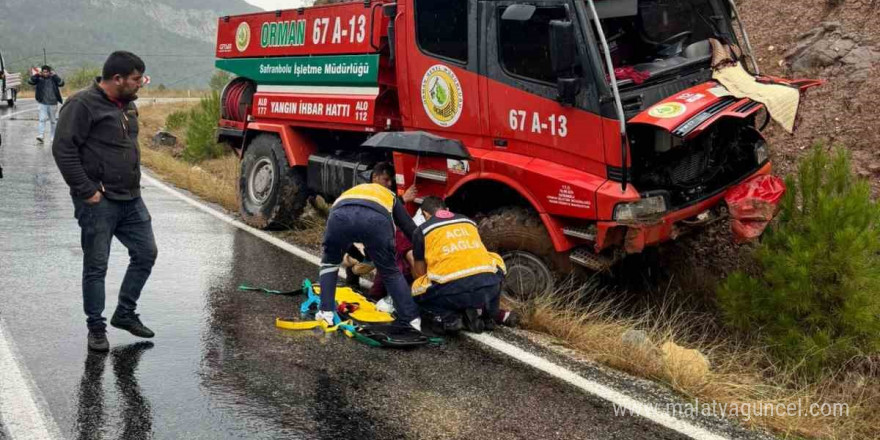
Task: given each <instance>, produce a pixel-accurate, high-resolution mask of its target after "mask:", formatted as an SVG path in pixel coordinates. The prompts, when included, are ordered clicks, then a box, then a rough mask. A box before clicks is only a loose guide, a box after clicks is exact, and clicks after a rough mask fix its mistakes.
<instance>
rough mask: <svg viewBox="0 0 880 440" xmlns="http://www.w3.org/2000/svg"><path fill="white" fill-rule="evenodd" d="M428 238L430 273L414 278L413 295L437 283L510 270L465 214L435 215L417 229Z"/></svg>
mask: <svg viewBox="0 0 880 440" xmlns="http://www.w3.org/2000/svg"><path fill="white" fill-rule="evenodd" d="M418 230H419V231H421V233H422V234H423V235H424V237H425V262H426V263H427V266H428V270H427V274H425V275H424V276H422V277H419V279H417V280H415V282H414V283H413V287H412V293H413V296H418V295H421V294H424V293H425V292H427V291H428V288H430V287H431V286H432V285H434V284H446V283H449V282H452V281H455V280H460V279H462V278H466V277H469V276H471V275H477V274H483V273H496V272H498V270H499V269H500V270H501V271H502V272H505V273H506V271H507V268H506V267H505V266H504V260H502V259H501V257H500V256H499V255H498V254H496V253H494V252H489V251H488V250H487V249H486V246H484V245H483V241H482V240H481V239H480V233H479V231H478V230H477V225H476V223H474V222H473V220H471V219H469V218H467V217H465V216H462V215H458V214H456V215H454V216H453V217H452V218H447V219H441V218H438V217H433V218H431V219H430V220H428V221H427V222H425V223H423V224H422V225H421V226H419V228H418Z"/></svg>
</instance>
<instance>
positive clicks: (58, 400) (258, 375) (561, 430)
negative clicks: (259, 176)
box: [0, 102, 681, 439]
mask: <svg viewBox="0 0 880 440" xmlns="http://www.w3.org/2000/svg"><path fill="white" fill-rule="evenodd" d="M28 106H32V104H29V103H24V102H22V103H21V104H20V106H19V107H18V108H16V109H15V111H21V110H24V109H27V108H28ZM6 114H9V110H7V109H5V108H4V107H3V106H0V117H2V116H3V115H6ZM35 115H36V114H35V113H30V114H27V115H21V116H19V117H16V118H15V119H5V120H0V133H2V136H3V146H2V147H0V163H2V164H3V166H4V172H5V178H4V179H2V180H0V316H2V318H3V320H4V325H5V332H6V334H7V335H11V337H12V342H13V343H14V345H15V346H16V347H17V350H18V352H19V354H20V355H21V359H22V361H23V367H24V368H25V369H26V370H27V371H28V372H29V374H30V376H31V377H32V378H33V382H34V384H35V385H36V388H37V390H36V392H37V394H38V396H39V398H40V399H42V400H43V401H44V403H45V405H46V407H47V408H48V409H49V413H50V415H51V418H52V419H53V420H54V422H55V424H57V426H58V428H59V430H60V432H61V434H62V435H63V436H64V437H65V438H83V439H99V438H123V439H139V438H163V439H164V438H188V439H196V438H205V439H220V438H293V439H296V438H303V439H316V438H339V436H346V437H348V436H353V437H355V438H363V439H373V438H376V439H422V438H456V439H458V438H461V439H471V438H481V439H494V438H499V439H513V438H532V439H546V438H566V439H609V438H616V439H642V438H644V439H658V438H664V439H666V438H668V439H672V438H681V436H680V435H679V434H677V433H675V432H673V431H669V430H667V429H665V428H662V427H659V426H657V425H655V424H653V423H651V422H648V421H645V420H642V419H639V418H633V417H626V418H620V417H615V416H614V414H613V411H612V408H611V405H610V404H608V403H607V402H605V401H602V400H600V399H598V398H595V397H592V396H590V395H587V394H585V393H583V392H582V391H579V390H576V389H574V388H572V387H570V386H568V385H566V384H564V383H562V382H559V381H557V380H554V379H552V378H550V377H549V376H546V375H544V374H543V373H540V372H538V371H536V370H533V369H531V368H530V367H527V366H524V365H522V364H519V363H517V362H516V361H514V360H511V359H510V358H507V357H504V356H503V355H500V354H496V353H494V352H490V351H488V350H487V349H485V348H483V347H482V346H480V345H478V344H476V343H475V342H471V341H467V340H453V341H449V342H448V343H447V344H446V345H444V346H441V347H426V348H421V349H418V350H413V351H391V350H383V349H376V348H370V347H366V346H363V345H360V344H357V343H355V342H353V341H351V340H348V339H345V338H341V337H330V338H325V337H317V336H315V335H314V334H311V333H308V332H306V333H293V332H289V331H282V330H277V329H275V328H274V323H273V320H274V318H275V317H276V316H289V315H294V314H295V310H296V309H295V308H296V306H297V303H298V300H297V299H293V298H286V297H277V296H267V295H264V294H260V293H248V292H240V291H238V290H237V286H239V285H240V284H242V283H250V284H252V285H263V286H271V287H273V288H279V289H292V288H295V287H298V285H299V283H300V282H301V280H302V279H303V278H304V277H314V276H315V275H316V272H317V269H316V268H315V267H314V266H312V265H311V264H309V263H307V262H304V261H302V260H299V259H297V258H296V257H294V256H292V255H290V254H289V253H286V252H284V251H282V250H280V249H278V248H276V247H274V246H272V245H270V244H268V243H266V242H264V241H262V240H260V239H258V238H256V237H253V236H251V235H249V234H247V233H245V232H242V231H240V230H237V229H234V228H232V227H230V226H228V225H226V224H224V223H222V222H219V221H217V220H216V219H214V218H213V217H210V216H207V215H205V214H203V213H201V212H199V211H197V210H195V209H193V208H192V207H190V206H188V205H186V204H184V203H183V202H181V201H179V200H178V199H176V198H174V197H172V196H171V195H169V194H167V193H165V192H162V191H161V190H159V189H157V188H155V187H152V186H150V185H148V184H146V182H145V188H144V192H143V194H144V199H145V201H146V204H147V206H148V207H149V209H150V211H151V213H152V216H153V227H154V230H155V235H156V238H157V242H158V247H159V259H158V262H157V264H156V267H155V268H154V271H153V275H152V277H151V278H150V281H149V282H148V284H147V286H146V289H145V291H144V293H143V296H142V297H141V301H140V305H139V312H140V313H141V314H142V318H143V320H144V322H145V324H147V325H148V326H150V327H151V328H153V329H154V330H155V331H156V333H157V336H156V338H155V339H153V340H152V341H149V342H144V341H141V340H138V339H137V338H135V337H133V336H131V335H128V334H127V333H124V332H121V331H118V330H115V329H112V328H108V329H109V330H110V332H109V339H110V343H111V347H112V350H111V352H110V353H109V354H104V355H96V354H88V353H87V350H86V342H85V336H86V329H85V316H84V315H83V312H82V302H81V293H80V292H81V291H80V272H81V259H82V253H81V251H80V248H79V228H78V226H77V225H76V221H75V220H74V218H73V206H72V203H71V200H70V197H69V196H68V192H67V191H68V190H67V187H66V185H65V184H64V182H63V180H62V179H61V176H60V174H59V173H58V171H57V169H56V168H55V165H54V162H53V160H52V155H51V148H50V147H49V146H48V144H47V145H45V146H41V145H37V144H36V142H35V141H34V135H35V131H36V122H35V121H34V119H35ZM127 258H128V257H127V253H126V251H125V248H124V247H123V246H121V245H120V244H119V243H118V242H114V244H113V251H112V254H111V257H110V263H111V264H110V269H109V271H108V277H107V309H106V310H107V311H108V312H106V313H107V314H108V315H109V313H112V310H113V308H114V307H115V304H116V298H115V295H116V292H117V289H118V286H119V284H120V283H121V281H122V277H123V275H124V271H125V265H126V264H127ZM4 404H7V405H8V404H11V403H10V402H0V405H4ZM12 404H14V403H12ZM0 439H4V433H3V429H2V425H0Z"/></svg>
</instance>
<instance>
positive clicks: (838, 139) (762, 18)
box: [739, 0, 880, 193]
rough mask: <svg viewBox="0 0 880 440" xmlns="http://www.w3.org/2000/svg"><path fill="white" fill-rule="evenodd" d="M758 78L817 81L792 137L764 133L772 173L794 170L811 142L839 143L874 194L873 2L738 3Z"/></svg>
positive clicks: (879, 175)
mask: <svg viewBox="0 0 880 440" xmlns="http://www.w3.org/2000/svg"><path fill="white" fill-rule="evenodd" d="M739 5H740V6H739V7H740V12H741V13H742V16H743V21H744V22H745V24H746V26H747V29H748V31H749V34H750V36H751V40H752V45H753V46H754V50H755V55H756V57H757V58H758V62H759V65H760V66H761V69H762V73H765V74H769V75H775V76H785V77H792V78H821V79H825V80H827V81H828V84H826V85H825V86H823V87H821V88H818V89H814V90H812V91H810V92H809V93H808V94H807V99H806V100H805V101H804V102H803V104H802V106H801V120H800V121H799V125H798V130H797V132H796V133H795V134H794V135H793V136H791V135H788V134H786V133H784V132H783V131H782V130H781V129H779V128H777V127H773V128H772V129H770V130H769V131H768V136H769V138H770V142H771V145H772V147H773V148H772V149H773V152H774V158H775V163H776V169H777V172H778V173H780V174H783V175H784V174H788V173H792V172H794V171H795V169H794V168H795V166H796V159H797V158H799V157H800V156H801V155H802V154H803V152H804V151H805V150H807V149H808V148H809V147H810V146H812V145H813V144H814V143H815V142H818V141H826V142H827V143H828V144H829V145H830V144H840V145H844V146H846V147H847V148H849V149H850V150H851V151H852V154H853V163H854V165H855V171H856V172H857V173H859V174H860V175H862V176H863V177H867V178H870V179H871V181H872V184H873V187H874V190H875V193H880V149H878V148H877V147H876V146H877V145H878V143H880V1H878V0H798V1H776V2H767V1H761V0H740V1H739Z"/></svg>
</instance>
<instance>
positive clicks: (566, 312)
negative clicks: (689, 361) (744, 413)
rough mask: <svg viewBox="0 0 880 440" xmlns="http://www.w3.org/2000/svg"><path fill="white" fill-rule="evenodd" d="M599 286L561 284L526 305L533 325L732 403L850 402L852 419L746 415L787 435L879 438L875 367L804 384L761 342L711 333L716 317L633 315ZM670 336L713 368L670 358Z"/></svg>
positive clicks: (622, 366)
mask: <svg viewBox="0 0 880 440" xmlns="http://www.w3.org/2000/svg"><path fill="white" fill-rule="evenodd" d="M569 287H570V286H569ZM592 288H593V286H592V285H591V286H587V287H582V288H580V289H570V288H569V289H562V290H560V291H558V292H556V293H554V294H551V295H548V296H543V297H538V298H533V299H531V300H529V301H527V302H526V303H524V304H522V305H520V309H521V311H522V312H523V316H524V318H525V319H524V322H525V326H526V328H528V329H530V330H533V331H537V332H540V333H544V334H547V335H550V336H553V337H555V338H557V339H559V340H560V341H561V342H562V343H563V344H565V345H566V346H568V347H569V348H572V349H574V350H576V351H577V352H579V353H581V354H583V355H585V356H586V357H588V358H590V359H592V360H594V361H597V362H599V363H601V364H604V365H607V366H609V367H612V368H614V369H618V370H621V371H625V372H627V373H630V374H632V375H635V376H638V377H644V378H648V379H652V380H655V381H658V382H661V383H663V384H666V385H668V386H669V387H670V388H671V389H673V390H674V391H676V392H677V393H679V394H682V395H683V396H685V397H686V398H689V399H699V401H700V402H717V403H718V404H719V405H724V404H727V405H728V407H730V406H729V405H731V404H736V405H738V406H742V405H743V404H751V405H756V404H758V403H760V404H773V405H776V404H784V405H786V406H787V405H789V404H792V403H794V404H799V405H800V407H801V408H804V411H808V410H809V408H810V405H812V404H814V403H816V404H819V405H822V404H824V403H846V404H848V406H849V416H848V417H812V416H810V415H808V414H805V415H800V416H786V415H779V414H776V415H758V416H751V417H740V419H741V420H742V421H743V422H744V423H746V424H747V425H749V426H752V427H760V428H766V429H770V430H772V431H774V432H775V433H777V434H780V435H782V436H784V437H787V438H790V437H793V436H794V437H810V438H833V439H864V438H877V435H878V433H880V383H878V379H877V376H876V372H874V374H875V375H874V376H873V377H871V376H868V375H865V374H859V373H849V374H839V375H834V376H833V377H832V376H829V377H826V378H825V379H824V380H822V381H821V382H819V383H802V382H800V381H799V380H798V379H797V378H796V377H794V376H793V375H791V374H790V373H789V372H788V371H784V370H780V369H779V368H778V367H777V366H775V365H774V364H773V363H772V361H771V360H770V358H769V357H768V356H767V355H766V354H765V353H764V351H763V350H762V349H761V347H754V346H749V345H747V344H746V343H743V342H737V341H734V340H733V339H730V338H724V337H715V338H713V337H710V336H707V335H713V334H717V333H718V331H717V330H714V329H712V328H711V327H710V326H709V325H703V324H701V323H704V322H709V321H711V318H710V317H701V316H697V315H694V314H691V313H685V312H683V311H681V310H680V309H674V308H672V307H671V306H662V307H660V308H659V309H658V310H648V311H645V312H644V313H643V314H642V315H641V316H632V315H631V314H625V313H623V312H622V311H621V310H620V309H619V308H618V307H617V306H615V305H614V303H612V302H610V301H607V300H591V299H590V297H591V296H592V295H590V293H591V292H590V291H591V289H592ZM575 304H576V305H577V306H573V305H575ZM634 329H638V330H641V331H644V332H645V334H646V335H647V340H646V341H645V342H644V343H639V342H627V341H625V339H626V338H625V336H624V335H627V334H628V333H630V334H631V331H632V330H634ZM668 342H673V343H676V344H678V345H681V346H685V347H688V348H696V349H698V350H699V351H700V352H701V353H703V354H704V355H705V356H706V358H707V359H708V360H709V363H710V365H711V368H710V371H709V373H708V374H704V373H703V372H702V371H701V370H700V369H698V368H682V365H681V364H676V363H671V361H670V360H669V359H667V358H665V357H664V356H663V355H662V352H661V349H660V347H662V346H663V344H665V343H668Z"/></svg>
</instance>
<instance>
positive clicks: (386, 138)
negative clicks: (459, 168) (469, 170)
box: [361, 131, 471, 160]
mask: <svg viewBox="0 0 880 440" xmlns="http://www.w3.org/2000/svg"><path fill="white" fill-rule="evenodd" d="M361 145H363V146H364V147H373V148H377V149H380V150H388V151H397V152H399V153H409V154H415V155H417V156H439V157H448V158H450V159H459V160H468V159H470V158H471V155H470V153H468V151H467V148H465V147H464V145H462V143H461V141H458V140H455V139H447V138H444V137H440V136H435V135H433V134H430V133H426V132H424V131H385V132H382V133H378V134H376V135H374V136H372V137H371V138H369V139H367V141H366V142H364V143H363V144H361Z"/></svg>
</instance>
